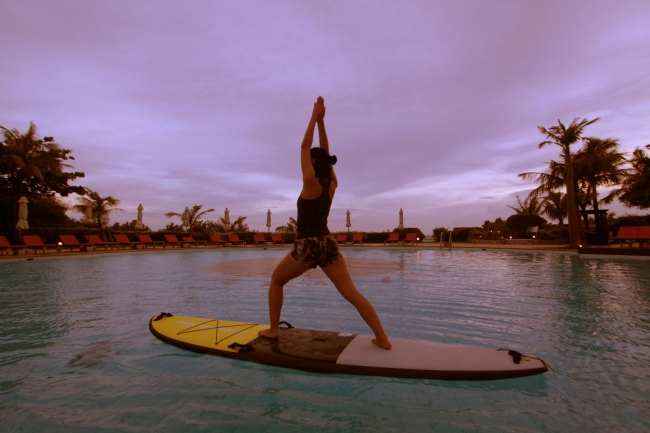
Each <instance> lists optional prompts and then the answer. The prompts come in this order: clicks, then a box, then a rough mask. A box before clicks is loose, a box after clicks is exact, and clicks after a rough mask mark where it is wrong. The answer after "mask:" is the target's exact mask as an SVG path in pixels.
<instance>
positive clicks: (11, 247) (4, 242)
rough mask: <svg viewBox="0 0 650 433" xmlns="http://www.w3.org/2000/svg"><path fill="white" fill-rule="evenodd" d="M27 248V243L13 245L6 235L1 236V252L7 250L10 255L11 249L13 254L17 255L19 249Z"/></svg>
mask: <svg viewBox="0 0 650 433" xmlns="http://www.w3.org/2000/svg"><path fill="white" fill-rule="evenodd" d="M25 248H26V246H25V245H11V244H10V243H9V240H8V239H7V238H6V237H4V236H0V253H3V252H6V253H7V255H9V251H11V253H12V254H13V255H16V254H18V251H20V250H24V249H25Z"/></svg>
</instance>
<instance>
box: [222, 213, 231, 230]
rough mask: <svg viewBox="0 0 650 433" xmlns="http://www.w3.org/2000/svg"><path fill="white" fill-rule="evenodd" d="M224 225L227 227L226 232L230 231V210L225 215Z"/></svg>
mask: <svg viewBox="0 0 650 433" xmlns="http://www.w3.org/2000/svg"><path fill="white" fill-rule="evenodd" d="M223 225H224V226H225V227H224V228H225V229H226V231H228V230H230V211H229V210H228V208H226V210H225V211H224V213H223Z"/></svg>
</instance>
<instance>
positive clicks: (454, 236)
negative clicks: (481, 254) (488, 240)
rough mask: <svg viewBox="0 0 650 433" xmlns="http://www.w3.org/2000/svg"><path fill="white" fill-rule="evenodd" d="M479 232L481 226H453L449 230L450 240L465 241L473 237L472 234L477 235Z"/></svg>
mask: <svg viewBox="0 0 650 433" xmlns="http://www.w3.org/2000/svg"><path fill="white" fill-rule="evenodd" d="M480 232H481V227H454V230H453V231H452V232H451V240H452V242H466V241H467V240H468V239H473V237H472V235H473V236H475V237H478V236H479V233H480Z"/></svg>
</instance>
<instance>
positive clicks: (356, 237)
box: [352, 233, 363, 245]
mask: <svg viewBox="0 0 650 433" xmlns="http://www.w3.org/2000/svg"><path fill="white" fill-rule="evenodd" d="M357 242H358V243H359V245H363V235H362V234H361V233H357V234H353V235H352V245H354V244H356V243H357Z"/></svg>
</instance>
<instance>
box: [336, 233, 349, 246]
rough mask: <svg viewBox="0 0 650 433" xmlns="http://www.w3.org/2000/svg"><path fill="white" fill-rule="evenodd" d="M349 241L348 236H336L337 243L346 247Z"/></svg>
mask: <svg viewBox="0 0 650 433" xmlns="http://www.w3.org/2000/svg"><path fill="white" fill-rule="evenodd" d="M347 241H348V235H336V242H337V243H338V244H339V245H345V244H346V242H347Z"/></svg>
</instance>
